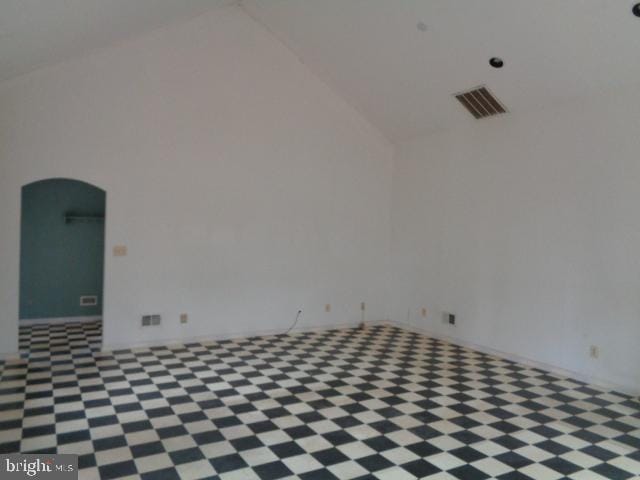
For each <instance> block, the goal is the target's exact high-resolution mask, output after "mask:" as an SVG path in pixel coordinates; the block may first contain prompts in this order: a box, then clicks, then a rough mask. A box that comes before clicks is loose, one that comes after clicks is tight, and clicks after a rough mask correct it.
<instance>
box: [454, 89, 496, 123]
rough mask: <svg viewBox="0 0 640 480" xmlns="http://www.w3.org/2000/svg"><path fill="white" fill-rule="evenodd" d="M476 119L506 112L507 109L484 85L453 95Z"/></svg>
mask: <svg viewBox="0 0 640 480" xmlns="http://www.w3.org/2000/svg"><path fill="white" fill-rule="evenodd" d="M454 96H455V97H456V98H457V99H458V101H459V102H460V103H461V104H462V105H463V106H464V108H466V109H467V110H468V111H469V113H470V114H471V115H473V116H474V118H476V119H481V118H485V117H493V116H494V115H500V114H502V113H506V112H507V109H506V108H505V107H504V106H503V105H502V103H501V102H500V101H499V100H498V99H497V98H496V97H495V96H494V95H493V94H492V93H491V92H490V91H489V89H488V88H487V87H485V86H481V87H476V88H474V89H472V90H468V91H466V92H461V93H456V94H455V95H454Z"/></svg>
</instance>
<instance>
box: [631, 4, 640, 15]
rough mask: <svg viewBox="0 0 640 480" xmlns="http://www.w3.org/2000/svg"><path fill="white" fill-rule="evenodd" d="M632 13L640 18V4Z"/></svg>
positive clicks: (636, 5)
mask: <svg viewBox="0 0 640 480" xmlns="http://www.w3.org/2000/svg"><path fill="white" fill-rule="evenodd" d="M631 11H632V12H633V14H634V15H635V16H636V17H640V3H636V4H635V5H634V6H633V8H632V9H631Z"/></svg>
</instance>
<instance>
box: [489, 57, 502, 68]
mask: <svg viewBox="0 0 640 480" xmlns="http://www.w3.org/2000/svg"><path fill="white" fill-rule="evenodd" d="M489 65H491V66H492V67H493V68H502V67H503V66H504V61H503V60H502V59H501V58H500V57H493V58H491V60H489Z"/></svg>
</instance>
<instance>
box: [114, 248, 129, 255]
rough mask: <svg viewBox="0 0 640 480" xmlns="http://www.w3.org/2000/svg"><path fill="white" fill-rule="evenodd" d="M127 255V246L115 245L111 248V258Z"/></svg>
mask: <svg viewBox="0 0 640 480" xmlns="http://www.w3.org/2000/svg"><path fill="white" fill-rule="evenodd" d="M126 255H127V246H126V245H116V246H114V247H113V256H114V257H125V256H126Z"/></svg>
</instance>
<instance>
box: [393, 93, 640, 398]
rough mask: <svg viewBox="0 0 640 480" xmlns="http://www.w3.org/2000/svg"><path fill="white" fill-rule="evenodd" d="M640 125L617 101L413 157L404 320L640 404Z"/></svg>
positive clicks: (576, 107)
mask: <svg viewBox="0 0 640 480" xmlns="http://www.w3.org/2000/svg"><path fill="white" fill-rule="evenodd" d="M638 112H640V97H638V95H637V90H630V91H619V92H609V93H607V94H602V95H599V96H598V100H589V99H583V100H580V101H579V102H575V103H570V104H566V105H564V106H559V107H557V108H554V109H550V110H540V111H537V112H531V113H528V114H527V115H526V116H524V115H523V116H520V115H519V114H518V113H517V112H515V113H512V114H509V115H506V116H504V117H502V118H494V119H487V120H483V121H478V122H476V123H474V124H473V125H472V126H471V127H468V128H467V127H465V128H461V129H459V130H455V131H448V132H442V133H439V134H434V135H431V136H428V137H425V138H420V139H416V140H413V141H411V142H407V143H405V144H403V145H401V146H399V148H398V151H397V155H396V166H395V172H394V184H393V192H394V195H393V210H392V218H393V230H394V233H393V240H392V242H393V251H394V254H393V256H394V289H395V292H394V305H393V312H392V317H393V319H394V320H396V321H400V322H408V323H410V324H412V325H414V326H418V327H421V328H423V329H426V330H429V331H431V332H434V333H435V334H438V335H443V336H450V337H454V338H456V339H458V340H460V341H463V342H470V343H474V344H479V345H481V346H484V347H488V348H492V349H496V350H499V351H502V352H506V353H510V354H516V355H519V356H522V357H526V358H529V359H533V360H535V361H538V362H543V363H546V364H550V365H553V366H556V367H560V368H563V369H567V370H570V371H573V372H578V373H579V374H581V375H583V376H585V377H587V378H596V379H599V380H601V381H605V382H608V383H613V384H617V385H620V386H623V387H625V388H626V389H628V390H631V391H640V348H639V341H640V213H639V212H640V131H639V130H638V125H639V124H640V114H639V113H638ZM423 306H424V307H426V308H428V315H427V318H426V319H424V318H422V316H421V315H420V309H421V307H423ZM446 311H450V312H454V313H456V314H457V317H458V318H457V325H456V326H455V327H452V326H449V325H445V324H444V323H443V321H442V314H443V313H442V312H446ZM590 345H597V346H599V348H600V358H599V359H597V360H593V359H591V358H590V357H589V347H590Z"/></svg>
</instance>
